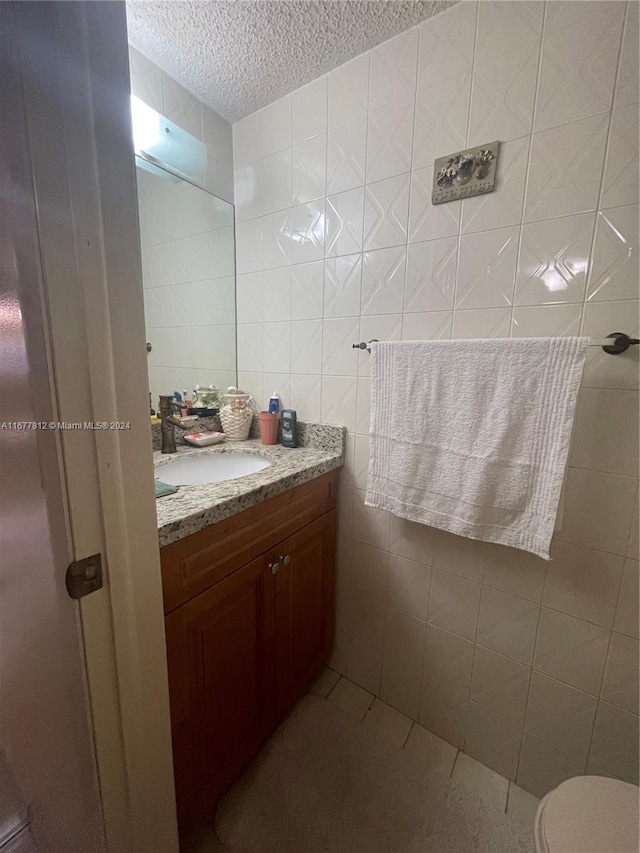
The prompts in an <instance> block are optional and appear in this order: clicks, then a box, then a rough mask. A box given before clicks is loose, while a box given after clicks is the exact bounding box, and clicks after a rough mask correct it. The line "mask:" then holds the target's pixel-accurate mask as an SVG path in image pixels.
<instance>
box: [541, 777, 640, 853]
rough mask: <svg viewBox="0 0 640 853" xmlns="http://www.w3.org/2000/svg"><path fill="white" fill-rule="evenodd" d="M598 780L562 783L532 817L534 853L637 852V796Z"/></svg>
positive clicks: (609, 781) (627, 787)
mask: <svg viewBox="0 0 640 853" xmlns="http://www.w3.org/2000/svg"><path fill="white" fill-rule="evenodd" d="M639 793H640V789H639V788H638V787H637V786H636V785H631V784H629V783H628V782H620V781H619V780H618V779H608V778H605V777H603V776H576V777H575V778H573V779H567V781H566V782H563V783H562V784H561V785H558V787H557V788H555V789H554V790H553V791H550V792H549V793H548V794H547V795H546V797H544V798H543V799H542V800H541V802H540V805H539V806H538V811H537V812H536V817H535V824H534V840H535V849H536V853H638V850H639V845H638V831H639V830H638V820H639V814H638V795H639Z"/></svg>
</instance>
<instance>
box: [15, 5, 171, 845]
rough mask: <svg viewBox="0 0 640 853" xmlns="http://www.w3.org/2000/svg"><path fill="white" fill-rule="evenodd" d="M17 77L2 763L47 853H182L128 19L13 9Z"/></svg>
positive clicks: (75, 10) (91, 11)
mask: <svg viewBox="0 0 640 853" xmlns="http://www.w3.org/2000/svg"><path fill="white" fill-rule="evenodd" d="M0 76H1V78H2V86H0V116H1V119H0V222H1V225H0V427H1V426H2V424H3V423H4V424H7V425H8V426H7V428H5V429H2V428H0V750H4V751H5V753H6V758H7V763H8V765H9V767H10V769H11V771H12V773H13V775H14V777H15V780H16V782H17V785H18V787H19V789H20V791H21V793H22V795H23V797H24V798H25V800H26V801H28V803H29V806H30V819H31V823H32V828H33V835H34V837H35V838H36V841H37V843H38V844H39V846H40V847H41V849H42V850H43V851H44V852H45V853H103V851H108V853H176V851H177V830H176V820H175V804H174V797H173V773H172V763H171V743H170V729H169V706H168V691H167V677H166V658H165V648H164V620H163V611H162V596H161V585H160V572H159V556H158V544H157V530H156V529H155V508H154V496H153V476H152V471H151V451H150V434H149V421H148V404H147V377H146V353H145V351H144V340H145V338H144V318H143V307H142V289H141V283H140V270H139V248H138V229H137V214H136V200H135V175H134V166H133V150H132V144H131V130H130V117H129V104H128V60H127V43H126V21H125V10H124V3H122V2H110V3H94V2H88V3H84V2H75V3H66V2H31V3H22V2H16V3H10V2H0ZM98 421H100V422H105V421H107V422H109V421H113V422H129V424H130V429H129V430H128V431H127V432H126V433H125V432H120V433H118V432H114V431H104V432H97V431H95V430H92V429H89V428H81V429H79V430H61V429H49V428H47V429H42V428H41V429H32V428H30V427H28V428H26V429H25V428H21V427H19V426H18V424H22V423H24V422H28V423H30V424H31V423H44V424H47V425H48V424H49V423H55V422H66V423H81V424H83V425H84V424H85V423H88V422H94V423H95V422H98ZM94 553H100V554H101V557H102V565H103V568H104V574H105V579H104V585H103V587H102V589H99V590H98V591H96V592H93V593H92V594H90V595H88V596H87V597H86V598H82V599H81V600H80V602H77V601H72V600H71V598H70V597H69V596H68V595H67V592H66V587H65V573H66V568H67V565H68V564H69V563H70V562H71V561H73V560H78V559H80V558H82V557H88V556H90V555H91V554H94ZM0 793H1V792H0Z"/></svg>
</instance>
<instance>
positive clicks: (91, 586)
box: [65, 554, 102, 598]
mask: <svg viewBox="0 0 640 853" xmlns="http://www.w3.org/2000/svg"><path fill="white" fill-rule="evenodd" d="M65 582H66V584H67V592H68V593H69V595H70V596H71V598H84V596H85V595H89V593H91V592H95V591H96V590H97V589H102V555H101V554H92V555H91V556H90V557H85V558H84V559H83V560H75V562H73V563H71V565H70V566H69V568H68V569H67V574H66V576H65Z"/></svg>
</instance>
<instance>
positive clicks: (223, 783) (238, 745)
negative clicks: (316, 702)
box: [160, 472, 337, 818]
mask: <svg viewBox="0 0 640 853" xmlns="http://www.w3.org/2000/svg"><path fill="white" fill-rule="evenodd" d="M336 491H337V472H330V473H329V474H325V475H323V476H321V477H318V478H317V479H316V480H312V481H310V482H309V483H305V484H304V485H302V486H299V487H297V488H295V489H292V490H291V491H290V492H287V493H285V494H283V495H279V496H277V497H275V498H272V499H269V500H267V501H264V502H263V503H261V504H259V505H258V506H256V507H252V508H250V509H248V510H245V511H244V512H242V513H239V514H238V515H235V516H233V517H232V518H230V519H226V520H225V521H223V522H219V523H218V524H214V525H211V526H210V527H208V528H206V529H205V530H203V531H200V532H199V533H196V534H194V535H192V536H189V537H186V538H184V539H181V540H179V541H178V542H176V543H174V544H173V545H167V546H165V547H164V548H162V549H161V551H160V554H161V563H162V573H163V586H164V589H165V629H166V642H167V662H168V672H169V693H170V700H171V728H172V737H173V755H174V775H175V783H176V799H177V805H178V815H179V817H180V818H185V817H188V816H193V815H196V814H198V813H200V812H202V811H204V810H205V809H206V808H207V807H210V806H211V805H213V804H214V803H215V802H216V800H217V799H218V798H219V797H220V795H221V794H222V793H223V792H224V790H225V789H226V788H228V787H229V785H230V784H231V783H232V782H233V780H234V779H235V778H236V777H237V776H238V775H239V774H240V772H241V771H242V770H243V768H244V767H245V766H246V765H247V763H248V762H249V761H250V760H251V759H252V758H253V756H254V755H255V754H256V753H257V751H258V749H259V748H260V745H261V744H262V743H263V742H264V740H265V739H266V737H267V736H268V735H269V733H270V732H271V731H272V730H273V729H274V727H275V726H276V725H277V724H278V723H279V722H280V720H281V719H282V718H283V717H284V716H285V715H286V713H287V712H288V711H289V709H290V708H291V707H292V705H293V704H294V703H295V702H296V701H297V699H298V698H299V697H300V696H301V695H302V694H303V693H304V691H305V689H306V688H307V687H308V685H309V684H310V683H311V682H312V680H313V679H314V678H315V676H316V675H317V673H318V671H319V670H320V668H321V667H322V665H323V664H324V663H325V662H326V660H327V659H328V657H329V655H330V653H331V649H332V644H333V633H334V583H335V582H334V577H335V539H336V509H335V506H336ZM296 493H297V494H296ZM296 510H297V511H296ZM310 510H312V511H311V512H310ZM265 520H266V521H268V522H270V523H268V524H266V525H265V524H264V522H265ZM256 530H258V531H259V532H260V533H259V536H258V538H257V540H256V537H255V536H254V535H253V534H255V532H256ZM239 533H242V534H243V535H242V536H240V537H239V536H238V534H239ZM256 548H258V551H259V553H258V554H257V555H255V553H254V552H255V550H256ZM247 549H248V550H247ZM246 553H249V554H250V557H249V559H248V560H247V561H245V562H242V559H241V556H240V555H242V554H246ZM239 560H240V565H238V561H239ZM194 567H195V568H194ZM203 577H207V578H208V579H209V582H208V584H206V585H205V586H206V588H204V589H202V588H201V587H202V586H203V583H202V578H203ZM194 588H197V589H198V590H199V591H198V592H197V593H195V594H194V595H192V597H190V598H188V599H187V600H184V601H183V600H181V598H182V597H184V595H185V593H184V592H182V593H177V590H183V591H184V590H185V589H194ZM176 601H178V602H179V603H178V604H177V605H176V604H175V602H176Z"/></svg>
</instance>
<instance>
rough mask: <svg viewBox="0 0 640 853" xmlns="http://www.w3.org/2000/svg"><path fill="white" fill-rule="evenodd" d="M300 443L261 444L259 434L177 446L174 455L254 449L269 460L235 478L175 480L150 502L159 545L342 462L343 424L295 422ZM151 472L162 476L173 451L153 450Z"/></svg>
mask: <svg viewBox="0 0 640 853" xmlns="http://www.w3.org/2000/svg"><path fill="white" fill-rule="evenodd" d="M298 430H299V438H300V441H301V446H299V447H296V448H294V449H290V448H286V447H282V446H281V445H279V444H276V445H263V444H261V443H260V441H259V439H255V438H254V439H249V440H247V441H242V442H234V443H233V444H231V445H229V444H227V443H225V444H223V445H221V446H219V447H216V448H203V449H196V450H194V449H192V448H186V447H179V449H178V454H179V455H190V456H197V455H198V454H202V453H228V452H231V453H233V452H234V450H235V451H242V452H243V453H256V454H257V455H260V456H263V457H265V458H266V459H268V460H269V461H270V462H271V464H270V466H269V467H268V468H265V469H264V470H263V471H258V472H257V473H255V474H248V475H247V476H244V477H239V478H238V479H235V480H226V481H225V482H221V483H207V484H206V485H201V486H181V487H180V488H179V489H178V492H177V493H176V494H174V495H168V496H167V497H165V498H163V499H162V500H161V501H157V503H156V513H157V518H158V538H159V541H160V547H163V546H165V545H169V544H171V543H172V542H177V541H178V540H179V539H183V538H184V537H185V536H190V535H191V534H193V533H197V532H198V531H200V530H203V529H204V528H205V527H208V526H209V525H211V524H215V523H216V522H218V521H222V520H223V519H225V518H229V517H230V516H232V515H235V514H236V513H239V512H242V511H243V510H246V509H248V508H249V507H252V506H255V505H256V504H259V503H261V502H262V501H265V500H267V499H268V498H272V497H275V496H276V495H279V494H281V493H282V492H285V491H287V490H288V489H291V488H293V487H295V486H299V485H301V484H302V483H306V482H308V481H309V480H312V479H314V478H315V477H319V476H321V475H322V474H326V473H327V472H328V471H333V470H335V469H337V468H340V467H341V466H342V465H343V463H344V444H345V429H344V427H341V426H332V425H329V424H309V423H299V424H298ZM153 457H154V464H155V465H156V466H157V467H156V473H157V475H158V476H159V477H160V479H162V464H163V461H162V460H166V462H169V461H171V460H172V459H175V458H176V455H171V456H168V457H167V456H164V457H163V456H162V454H161V453H159V452H158V451H154V454H153Z"/></svg>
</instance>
